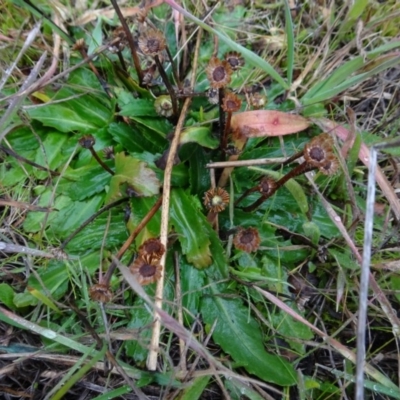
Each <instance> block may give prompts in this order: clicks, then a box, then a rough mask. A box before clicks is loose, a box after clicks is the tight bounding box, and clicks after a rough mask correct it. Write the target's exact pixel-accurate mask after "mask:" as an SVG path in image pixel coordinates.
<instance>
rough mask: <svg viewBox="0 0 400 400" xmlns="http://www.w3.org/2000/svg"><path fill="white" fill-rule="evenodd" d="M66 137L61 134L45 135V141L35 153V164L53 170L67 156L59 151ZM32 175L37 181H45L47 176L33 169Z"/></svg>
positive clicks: (44, 172) (45, 173) (43, 172)
mask: <svg viewBox="0 0 400 400" xmlns="http://www.w3.org/2000/svg"><path fill="white" fill-rule="evenodd" d="M67 139H68V137H67V136H66V135H63V134H62V133H58V132H53V133H49V134H48V135H46V138H45V140H44V141H43V143H42V146H40V147H39V148H38V150H37V152H36V157H35V163H36V164H39V165H43V166H44V167H46V168H49V169H52V170H55V169H57V168H58V167H59V166H60V165H61V164H62V163H63V162H64V161H66V160H67V158H68V157H69V155H68V154H67V155H63V154H62V153H61V149H62V147H63V145H64V143H65V142H66V140H67ZM33 171H34V174H35V176H36V177H37V178H38V179H45V178H46V177H47V176H48V175H49V174H48V173H47V172H46V171H40V170H38V169H36V168H35V169H34V170H33Z"/></svg>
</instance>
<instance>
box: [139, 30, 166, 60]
mask: <svg viewBox="0 0 400 400" xmlns="http://www.w3.org/2000/svg"><path fill="white" fill-rule="evenodd" d="M165 47H166V41H165V37H164V35H163V33H162V32H161V31H159V30H157V29H152V28H150V29H148V30H147V31H146V32H144V33H142V34H141V35H140V37H139V48H140V50H141V51H142V52H143V54H146V55H148V56H153V57H154V56H155V55H158V54H160V53H161V52H162V51H163V50H164V49H165Z"/></svg>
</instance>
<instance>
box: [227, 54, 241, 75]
mask: <svg viewBox="0 0 400 400" xmlns="http://www.w3.org/2000/svg"><path fill="white" fill-rule="evenodd" d="M224 58H225V61H227V62H228V64H229V65H230V67H231V68H232V70H233V71H237V70H238V69H240V68H241V67H243V65H244V58H243V57H242V55H241V54H240V53H238V52H237V51H230V52H228V53H225V55H224Z"/></svg>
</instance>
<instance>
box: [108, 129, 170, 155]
mask: <svg viewBox="0 0 400 400" xmlns="http://www.w3.org/2000/svg"><path fill="white" fill-rule="evenodd" d="M143 130H144V131H146V132H147V134H143ZM108 131H109V132H110V134H111V135H112V137H113V139H114V140H115V141H116V142H117V143H119V144H120V145H121V146H122V147H123V148H124V149H126V151H128V152H131V153H132V152H136V153H139V152H143V151H149V152H152V153H159V152H161V150H162V149H163V148H164V147H165V145H166V144H167V141H166V140H165V139H163V138H160V139H158V138H157V137H156V139H158V140H151V135H150V134H149V133H148V131H147V130H146V129H133V128H132V127H130V126H128V125H126V124H123V123H115V122H112V123H111V124H110V125H109V127H108ZM153 136H154V134H153Z"/></svg>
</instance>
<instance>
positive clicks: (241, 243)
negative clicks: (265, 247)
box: [233, 227, 261, 253]
mask: <svg viewBox="0 0 400 400" xmlns="http://www.w3.org/2000/svg"><path fill="white" fill-rule="evenodd" d="M260 242H261V240H260V235H259V234H258V230H257V229H255V228H246V229H244V228H241V227H240V228H239V230H238V232H237V234H236V235H235V237H234V238H233V244H234V246H235V247H236V248H237V249H239V250H243V251H245V252H247V253H251V252H252V251H256V250H257V249H258V248H259V247H260Z"/></svg>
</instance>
